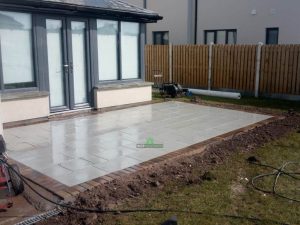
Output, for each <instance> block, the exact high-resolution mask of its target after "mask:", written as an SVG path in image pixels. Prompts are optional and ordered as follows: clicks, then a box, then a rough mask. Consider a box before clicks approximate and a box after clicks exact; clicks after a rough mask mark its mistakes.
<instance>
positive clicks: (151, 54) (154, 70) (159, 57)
mask: <svg viewBox="0 0 300 225" xmlns="http://www.w3.org/2000/svg"><path fill="white" fill-rule="evenodd" d="M145 73H146V74H145V76H146V81H149V82H156V81H155V79H154V75H162V79H158V80H157V81H158V82H168V81H169V46H167V45H146V47H145Z"/></svg>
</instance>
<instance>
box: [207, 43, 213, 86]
mask: <svg viewBox="0 0 300 225" xmlns="http://www.w3.org/2000/svg"><path fill="white" fill-rule="evenodd" d="M213 45H214V43H213V42H211V43H210V44H209V52H208V90H211V75H212V68H211V67H212V56H213Z"/></svg>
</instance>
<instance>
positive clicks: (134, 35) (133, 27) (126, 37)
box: [121, 22, 140, 79]
mask: <svg viewBox="0 0 300 225" xmlns="http://www.w3.org/2000/svg"><path fill="white" fill-rule="evenodd" d="M139 27H140V26H139V24H138V23H131V22H121V67H122V69H121V71H122V79H134V78H138V77H139V34H140V28H139Z"/></svg>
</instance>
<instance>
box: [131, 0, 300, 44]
mask: <svg viewBox="0 0 300 225" xmlns="http://www.w3.org/2000/svg"><path fill="white" fill-rule="evenodd" d="M126 1H127V2H130V3H132V4H135V5H137V6H139V7H146V8H147V9H150V10H154V11H157V12H158V13H159V14H160V15H162V16H163V17H164V19H163V20H162V21H158V23H157V24H149V25H147V43H148V44H153V43H154V40H153V36H154V32H158V31H163V32H166V31H168V32H169V42H170V43H173V44H204V43H206V42H207V43H208V42H210V41H212V40H213V41H214V42H216V43H220V44H224V43H228V44H232V43H234V44H257V43H258V42H263V43H266V42H269V43H270V44H272V43H273V44H277V43H278V44H299V43H300V27H299V21H300V13H299V11H300V1H299V0H285V1H283V0H222V1H220V0H201V1H200V0H126ZM206 39H207V40H206Z"/></svg>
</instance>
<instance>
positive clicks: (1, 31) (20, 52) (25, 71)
mask: <svg viewBox="0 0 300 225" xmlns="http://www.w3.org/2000/svg"><path fill="white" fill-rule="evenodd" d="M32 40H33V38H32V18H31V15H30V14H26V13H16V12H5V11H0V59H1V61H0V75H1V76H2V79H3V83H4V84H3V86H2V87H4V88H5V89H14V88H26V87H35V86H36V82H35V77H34V67H33V49H32V47H33V44H32V43H33V41H32Z"/></svg>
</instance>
